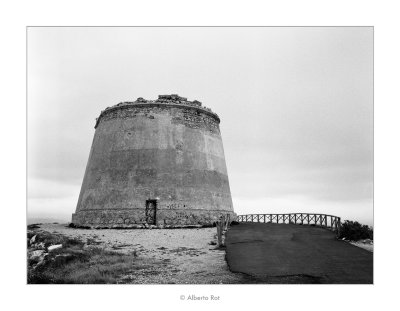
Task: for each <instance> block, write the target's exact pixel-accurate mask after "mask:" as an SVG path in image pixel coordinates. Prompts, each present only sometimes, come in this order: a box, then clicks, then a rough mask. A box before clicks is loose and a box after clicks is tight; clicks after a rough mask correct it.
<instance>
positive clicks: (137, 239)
mask: <svg viewBox="0 0 400 311" xmlns="http://www.w3.org/2000/svg"><path fill="white" fill-rule="evenodd" d="M40 228H41V229H42V230H44V231H48V232H50V233H59V234H63V235H65V236H68V237H71V238H78V239H80V240H82V241H84V242H87V243H88V244H90V245H96V246H97V247H104V248H105V249H107V250H113V251H117V252H123V253H136V255H137V258H138V259H140V260H145V261H146V263H148V265H145V266H144V267H142V269H140V270H136V271H134V273H132V274H129V275H124V276H122V277H121V283H132V284H241V283H248V282H247V280H246V276H245V275H243V274H241V273H233V272H230V271H229V269H228V266H227V263H226V261H225V250H223V249H222V250H221V249H218V248H217V247H216V246H215V245H210V244H209V243H210V242H211V241H216V239H215V235H216V228H195V229H103V230H96V229H76V228H70V227H67V225H66V224H41V225H40Z"/></svg>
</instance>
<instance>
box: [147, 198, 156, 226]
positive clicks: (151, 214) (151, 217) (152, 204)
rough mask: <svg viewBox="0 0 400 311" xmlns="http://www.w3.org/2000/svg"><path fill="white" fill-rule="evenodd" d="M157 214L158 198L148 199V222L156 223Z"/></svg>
mask: <svg viewBox="0 0 400 311" xmlns="http://www.w3.org/2000/svg"><path fill="white" fill-rule="evenodd" d="M156 216H157V200H146V223H147V224H149V225H155V224H156Z"/></svg>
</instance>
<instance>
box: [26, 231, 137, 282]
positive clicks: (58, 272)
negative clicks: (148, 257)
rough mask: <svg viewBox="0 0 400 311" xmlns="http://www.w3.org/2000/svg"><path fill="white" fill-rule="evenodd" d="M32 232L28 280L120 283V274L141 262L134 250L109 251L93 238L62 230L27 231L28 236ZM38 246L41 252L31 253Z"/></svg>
mask: <svg viewBox="0 0 400 311" xmlns="http://www.w3.org/2000/svg"><path fill="white" fill-rule="evenodd" d="M33 236H36V237H35V241H34V243H31V245H30V247H29V252H28V283H29V284H62V283H64V284H68V283H69V284H110V283H118V282H119V280H120V277H121V275H124V274H126V273H129V272H131V271H132V270H135V269H138V268H139V269H140V266H141V263H140V261H138V260H137V258H136V253H135V252H133V253H130V254H125V253H120V252H115V251H107V250H105V249H103V248H99V247H97V246H95V245H93V244H95V243H93V244H91V242H90V241H89V244H87V243H84V242H82V241H80V240H77V239H71V238H68V237H65V236H63V235H60V234H52V233H49V232H45V231H37V230H35V231H34V232H32V231H28V239H31V238H32V237H33ZM28 244H29V242H28ZM57 244H58V245H59V244H62V247H61V248H59V249H56V250H53V251H49V250H48V247H49V246H51V245H57ZM35 250H36V251H37V250H39V252H40V253H42V256H41V257H38V256H36V257H35V256H32V254H33V252H35ZM42 251H43V252H42Z"/></svg>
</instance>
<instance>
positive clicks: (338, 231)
mask: <svg viewBox="0 0 400 311" xmlns="http://www.w3.org/2000/svg"><path fill="white" fill-rule="evenodd" d="M337 228H338V229H337V236H338V237H339V236H340V229H341V224H340V217H338V227H337Z"/></svg>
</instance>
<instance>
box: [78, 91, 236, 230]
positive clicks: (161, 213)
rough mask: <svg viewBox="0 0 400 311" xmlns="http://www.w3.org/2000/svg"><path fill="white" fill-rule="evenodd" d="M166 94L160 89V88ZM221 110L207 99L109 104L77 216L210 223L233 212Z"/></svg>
mask: <svg viewBox="0 0 400 311" xmlns="http://www.w3.org/2000/svg"><path fill="white" fill-rule="evenodd" d="M160 97H161V96H160ZM219 122H220V121H219V118H218V116H217V115H216V114H214V113H212V112H211V111H209V110H207V109H205V108H203V107H200V106H194V105H193V106H189V105H187V104H180V103H176V101H169V102H157V101H154V102H145V103H144V102H133V103H127V104H123V105H117V106H114V107H112V108H109V109H106V110H105V111H103V112H102V114H101V115H100V117H99V118H98V120H97V124H96V131H95V135H94V139H93V143H92V147H91V151H90V155H89V160H88V164H87V167H86V171H85V176H84V179H83V184H82V188H81V192H80V195H79V199H78V204H77V208H76V212H75V214H73V218H72V222H73V223H74V224H76V225H86V226H98V227H113V226H127V227H129V226H132V225H135V224H143V223H146V221H147V220H148V218H146V211H145V208H146V201H147V200H156V202H157V203H156V212H155V213H156V214H155V223H156V224H157V225H197V224H200V225H205V224H212V223H213V222H215V221H216V220H217V219H218V217H219V216H220V215H221V214H227V213H230V214H233V206H232V199H231V194H230V189H229V181H228V174H227V169H226V164H225V156H224V150H223V145H222V139H221V135H220V130H219Z"/></svg>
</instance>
